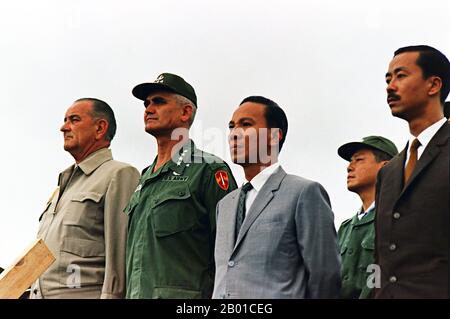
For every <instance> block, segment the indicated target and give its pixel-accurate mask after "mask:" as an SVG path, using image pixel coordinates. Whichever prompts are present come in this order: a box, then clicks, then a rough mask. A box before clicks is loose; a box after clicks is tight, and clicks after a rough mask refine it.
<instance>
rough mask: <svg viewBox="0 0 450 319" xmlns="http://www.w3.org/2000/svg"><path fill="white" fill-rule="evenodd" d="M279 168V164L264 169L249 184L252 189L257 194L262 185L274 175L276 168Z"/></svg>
mask: <svg viewBox="0 0 450 319" xmlns="http://www.w3.org/2000/svg"><path fill="white" fill-rule="evenodd" d="M278 167H280V163H278V162H277V163H275V164H272V165H270V166H267V167H266V168H264V169H263V170H262V171H261V172H259V173H258V175H256V176H255V177H253V178H252V180H251V181H250V183H251V184H252V186H253V188H254V189H255V190H256V191H257V192H259V190H260V189H261V188H262V187H263V186H264V184H265V183H266V182H267V180H268V179H269V177H270V176H271V175H272V174H273V173H275V171H276V170H277V168H278Z"/></svg>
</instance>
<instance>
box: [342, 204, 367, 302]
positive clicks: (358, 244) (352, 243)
mask: <svg viewBox="0 0 450 319" xmlns="http://www.w3.org/2000/svg"><path fill="white" fill-rule="evenodd" d="M374 217H375V209H371V210H369V211H368V212H367V214H366V215H365V216H364V217H363V218H361V220H359V219H358V215H355V216H354V217H353V218H350V219H347V220H346V221H344V222H343V223H342V225H341V227H340V228H339V231H338V237H339V247H340V250H341V258H342V266H341V274H342V288H341V298H361V299H363V298H370V295H371V292H372V289H370V288H369V287H367V277H368V276H369V275H371V274H372V273H371V272H367V266H369V265H370V264H373V263H374V262H375V261H374V260H375V257H374V247H375V227H374Z"/></svg>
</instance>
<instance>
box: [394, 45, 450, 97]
mask: <svg viewBox="0 0 450 319" xmlns="http://www.w3.org/2000/svg"><path fill="white" fill-rule="evenodd" d="M405 52H419V57H418V58H417V61H416V64H417V65H418V66H419V67H420V68H421V69H422V74H423V78H424V79H427V78H429V77H430V76H433V75H434V76H438V77H439V78H441V81H442V88H441V95H440V100H441V104H442V105H444V101H445V99H446V98H447V96H448V93H449V91H450V62H449V61H448V59H447V57H446V56H445V55H444V54H443V53H442V52H441V51H439V50H437V49H435V48H433V47H430V46H428V45H412V46H407V47H403V48H400V49H398V50H397V51H395V52H394V56H396V55H398V54H400V53H405Z"/></svg>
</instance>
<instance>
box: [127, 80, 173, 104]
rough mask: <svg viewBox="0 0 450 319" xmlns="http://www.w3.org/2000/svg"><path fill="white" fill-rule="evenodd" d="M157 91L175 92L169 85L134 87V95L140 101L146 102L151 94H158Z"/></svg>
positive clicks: (156, 84) (141, 85)
mask: <svg viewBox="0 0 450 319" xmlns="http://www.w3.org/2000/svg"><path fill="white" fill-rule="evenodd" d="M156 91H168V92H175V91H174V90H172V89H171V88H170V87H168V86H167V85H164V84H161V83H142V84H139V85H136V86H135V87H134V89H133V91H132V93H133V95H134V96H135V97H137V98H138V99H139V100H142V101H145V100H146V99H147V97H148V95H149V94H150V93H152V92H156Z"/></svg>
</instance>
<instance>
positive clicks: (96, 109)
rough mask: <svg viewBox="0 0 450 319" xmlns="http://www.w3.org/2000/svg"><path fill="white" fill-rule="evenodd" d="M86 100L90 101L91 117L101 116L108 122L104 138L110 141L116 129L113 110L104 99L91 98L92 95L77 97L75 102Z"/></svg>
mask: <svg viewBox="0 0 450 319" xmlns="http://www.w3.org/2000/svg"><path fill="white" fill-rule="evenodd" d="M83 101H88V102H92V113H91V115H92V117H93V118H102V119H105V120H106V121H107V122H108V124H109V125H108V131H107V132H106V135H105V140H107V141H112V139H113V138H114V135H116V130H117V124H116V118H115V117H114V111H113V110H112V108H111V107H110V106H109V105H108V103H106V102H105V101H102V100H99V99H96V98H92V97H84V98H81V99H78V100H76V101H75V103H76V102H83Z"/></svg>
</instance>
